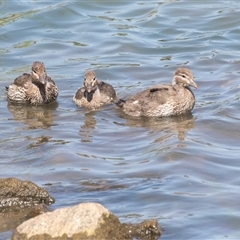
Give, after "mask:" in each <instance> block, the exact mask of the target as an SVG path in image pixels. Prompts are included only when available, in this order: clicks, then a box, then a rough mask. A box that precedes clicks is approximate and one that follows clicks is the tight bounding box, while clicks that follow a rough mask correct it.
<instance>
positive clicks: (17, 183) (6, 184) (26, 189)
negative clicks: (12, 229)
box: [0, 178, 55, 212]
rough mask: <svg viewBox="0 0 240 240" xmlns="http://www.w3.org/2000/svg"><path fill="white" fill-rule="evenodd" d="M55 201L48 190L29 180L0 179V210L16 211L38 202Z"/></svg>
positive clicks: (48, 202) (49, 202)
mask: <svg viewBox="0 0 240 240" xmlns="http://www.w3.org/2000/svg"><path fill="white" fill-rule="evenodd" d="M54 202H55V200H54V198H52V197H51V196H50V195H49V194H48V192H47V191H46V190H45V189H44V188H41V187H39V186H37V185H36V184H34V183H32V182H30V181H21V180H19V179H16V178H4V179H3V178H2V179H0V212H9V211H17V210H19V209H23V208H28V207H32V206H36V205H39V204H42V203H44V204H46V205H50V204H53V203H54Z"/></svg>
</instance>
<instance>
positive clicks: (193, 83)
mask: <svg viewBox="0 0 240 240" xmlns="http://www.w3.org/2000/svg"><path fill="white" fill-rule="evenodd" d="M190 86H192V87H194V88H198V85H197V84H196V83H195V82H191V84H190Z"/></svg>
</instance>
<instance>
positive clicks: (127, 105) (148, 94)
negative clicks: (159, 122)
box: [117, 68, 197, 117]
mask: <svg viewBox="0 0 240 240" xmlns="http://www.w3.org/2000/svg"><path fill="white" fill-rule="evenodd" d="M190 86H192V87H194V88H197V84H196V83H195V82H194V80H193V75H192V73H191V71H190V70H189V69H187V68H178V69H177V70H176V71H175V74H174V77H173V80H172V84H171V85H170V84H159V85H156V86H154V87H151V88H149V89H146V90H144V91H142V92H140V93H137V94H136V95H134V96H132V97H130V98H129V99H127V100H122V99H119V100H118V102H117V106H119V107H120V108H122V110H123V111H124V112H125V113H126V114H127V115H130V116H134V117H165V116H172V115H180V114H182V113H186V112H190V111H191V110H192V109H193V107H194V104H195V96H194V94H193V92H192V91H191V89H190Z"/></svg>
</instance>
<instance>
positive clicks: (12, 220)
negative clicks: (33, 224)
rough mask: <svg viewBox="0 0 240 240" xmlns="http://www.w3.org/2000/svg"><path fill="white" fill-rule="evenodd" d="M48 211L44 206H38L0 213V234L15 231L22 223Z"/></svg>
mask: <svg viewBox="0 0 240 240" xmlns="http://www.w3.org/2000/svg"><path fill="white" fill-rule="evenodd" d="M49 211H50V209H48V207H47V206H46V205H45V204H40V205H37V206H32V207H28V208H23V209H19V210H18V211H9V212H0V233H1V232H6V231H10V230H12V229H15V228H16V227H17V226H19V225H20V224H21V223H23V222H24V221H26V220H28V219H30V218H33V217H35V216H37V215H39V214H42V213H45V212H49Z"/></svg>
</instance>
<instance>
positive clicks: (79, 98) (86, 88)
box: [73, 70, 117, 110]
mask: <svg viewBox="0 0 240 240" xmlns="http://www.w3.org/2000/svg"><path fill="white" fill-rule="evenodd" d="M116 99H117V96H116V92H115V90H114V88H113V87H112V86H111V85H110V84H108V83H105V82H103V81H100V80H98V79H97V77H96V74H95V72H94V71H92V70H89V71H87V72H86V73H85V75H84V81H83V87H81V88H79V89H78V90H77V92H76V93H75V95H74V96H73V101H74V102H75V104H76V105H77V106H78V107H84V108H87V109H90V110H95V109H97V108H100V107H102V106H103V105H105V104H108V103H111V102H113V101H114V100H116Z"/></svg>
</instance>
